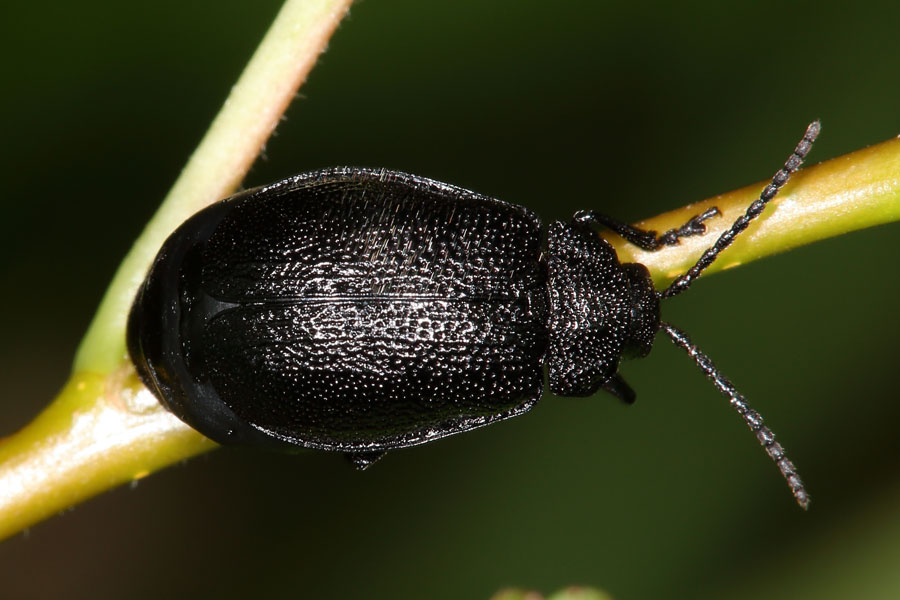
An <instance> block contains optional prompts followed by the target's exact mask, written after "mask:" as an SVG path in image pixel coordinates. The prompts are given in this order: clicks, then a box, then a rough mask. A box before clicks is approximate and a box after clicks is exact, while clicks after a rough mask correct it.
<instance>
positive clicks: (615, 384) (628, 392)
mask: <svg viewBox="0 0 900 600" xmlns="http://www.w3.org/2000/svg"><path fill="white" fill-rule="evenodd" d="M601 387H602V388H603V389H604V390H606V391H607V392H609V393H610V394H612V395H613V396H615V397H616V398H618V399H619V400H621V401H622V402H624V403H625V404H634V401H635V399H636V398H637V394H635V393H634V390H633V389H632V388H631V386H630V385H628V382H627V381H625V380H624V379H623V378H622V376H621V375H619V374H618V373H616V374H615V375H613V376H612V377H610V378H609V379H607V380H606V382H604V384H603V385H602V386H601Z"/></svg>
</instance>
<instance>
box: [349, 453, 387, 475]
mask: <svg viewBox="0 0 900 600" xmlns="http://www.w3.org/2000/svg"><path fill="white" fill-rule="evenodd" d="M385 454H387V452H386V451H385V450H378V451H376V452H347V453H346V454H345V455H344V456H346V457H347V460H349V461H350V462H351V463H353V466H354V467H356V468H357V469H359V470H360V471H365V470H366V469H368V468H369V467H371V466H372V465H374V464H375V463H376V462H377V461H378V459H380V458H381V457H382V456H384V455H385Z"/></svg>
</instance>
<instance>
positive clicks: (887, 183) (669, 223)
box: [0, 0, 900, 539]
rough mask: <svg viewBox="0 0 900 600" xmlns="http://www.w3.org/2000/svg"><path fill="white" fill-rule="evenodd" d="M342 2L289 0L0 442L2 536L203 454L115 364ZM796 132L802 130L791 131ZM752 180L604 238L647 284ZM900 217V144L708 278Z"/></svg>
mask: <svg viewBox="0 0 900 600" xmlns="http://www.w3.org/2000/svg"><path fill="white" fill-rule="evenodd" d="M349 3H350V0H289V1H288V2H287V3H286V4H285V6H284V8H283V9H282V11H281V13H280V14H279V16H278V18H277V20H276V21H275V23H274V24H273V26H272V28H271V29H270V31H269V33H268V34H267V36H266V38H265V40H264V41H263V43H262V45H261V46H260V48H259V50H258V51H257V53H256V55H254V57H253V59H252V60H251V62H250V64H249V65H248V67H247V69H246V71H245V72H244V74H243V75H242V76H241V79H240V81H239V82H238V84H237V85H236V86H235V88H234V89H233V91H232V95H231V96H230V97H229V99H228V101H227V102H226V103H225V106H224V108H223V109H222V112H221V113H220V115H219V116H218V117H217V118H216V120H215V121H214V123H213V125H212V127H211V129H210V131H209V133H208V134H207V136H206V137H205V138H204V140H203V142H202V143H201V144H200V147H199V148H198V149H197V151H196V152H195V154H194V155H193V156H192V157H191V160H190V162H189V163H188V165H187V166H186V168H185V170H184V172H183V173H182V175H181V177H180V178H179V179H178V181H177V182H176V184H175V186H174V188H173V189H172V192H171V193H170V194H169V196H168V198H167V199H166V201H165V202H164V204H163V206H162V207H161V209H160V211H159V213H158V214H157V216H156V217H154V219H153V220H152V221H151V223H150V224H149V225H148V227H147V229H146V230H145V231H144V233H143V234H142V235H141V237H140V239H139V240H138V241H137V243H136V244H135V246H134V248H133V249H132V251H131V252H130V253H129V255H128V256H127V257H126V259H125V261H124V262H123V263H122V266H121V267H120V269H119V271H118V273H117V274H116V276H115V278H114V280H113V282H112V284H111V286H110V288H109V291H108V292H107V294H106V296H105V298H104V300H103V303H102V304H101V306H100V308H99V310H98V312H97V315H96V317H95V319H94V321H93V323H92V324H91V327H90V329H89V330H88V333H87V335H86V336H85V339H84V342H83V343H82V345H81V348H80V349H79V351H78V355H77V357H76V361H75V368H74V372H73V375H72V377H71V378H70V380H69V383H67V384H66V386H65V387H64V388H63V390H62V392H61V393H60V395H59V396H58V397H57V398H56V399H55V400H54V401H53V402H52V403H51V405H50V406H49V407H48V408H47V409H45V410H44V412H42V413H41V414H40V415H39V416H38V417H37V418H36V419H35V420H34V421H33V422H32V423H31V424H29V425H28V426H27V427H25V428H24V429H23V430H21V431H20V432H18V433H16V434H15V435H13V436H10V437H8V438H6V439H4V440H3V441H2V443H0V539H2V538H3V537H6V536H9V535H12V534H13V533H15V532H17V531H20V530H22V529H23V528H25V527H28V526H29V525H31V524H33V523H36V522H38V521H40V520H41V519H43V518H46V517H47V516H49V515H52V514H54V513H56V512H59V511H60V510H63V509H65V508H66V507H69V506H72V505H74V504H76V503H78V502H80V501H82V500H84V499H86V498H89V497H91V496H93V495H94V494H97V493H99V492H101V491H103V490H106V489H109V488H112V487H114V486H117V485H119V484H121V483H123V482H127V481H131V480H135V479H137V478H140V477H143V476H145V475H147V474H149V473H152V472H153V471H156V470H158V469H161V468H163V467H165V466H166V465H169V464H172V463H173V462H177V461H179V460H182V459H184V458H187V457H190V456H193V455H195V454H197V453H199V452H202V451H205V450H207V449H210V448H212V447H214V444H213V443H212V442H211V441H209V440H207V439H206V438H204V437H203V436H201V435H200V434H198V433H196V432H195V431H193V430H192V429H190V428H188V427H187V426H186V425H184V424H182V423H181V422H180V421H179V420H178V419H176V418H174V417H173V416H172V415H171V414H169V413H168V412H166V411H165V410H164V409H162V407H161V406H160V404H159V403H158V402H156V400H155V399H154V398H153V397H152V396H151V395H150V393H149V392H148V391H147V390H146V389H144V388H143V387H142V386H141V385H140V383H139V382H138V380H137V378H136V377H135V374H134V370H133V368H132V367H131V365H130V363H129V361H128V358H127V356H126V354H125V334H124V329H125V320H126V316H127V312H128V308H129V305H130V303H131V300H132V297H133V296H134V293H135V290H136V289H137V286H138V285H139V284H140V282H141V280H142V279H143V277H144V273H145V271H146V269H147V267H148V265H149V264H150V262H151V261H152V259H153V257H154V256H155V254H156V251H157V249H158V248H159V246H160V245H161V244H162V242H163V240H164V239H165V237H166V236H167V235H168V234H169V232H170V231H172V230H173V229H174V228H175V227H176V226H177V225H178V224H179V223H180V222H181V221H182V220H184V219H185V218H186V217H187V216H189V215H190V214H192V213H193V212H195V211H196V210H197V209H198V208H200V207H202V206H205V205H207V204H209V203H210V202H214V201H215V200H217V199H219V198H221V197H224V196H226V195H227V194H228V193H229V192H230V191H231V190H232V189H233V188H234V187H236V186H237V185H238V183H239V182H240V181H241V179H242V178H243V176H244V173H245V172H246V170H247V169H248V168H249V166H250V164H251V163H252V161H253V159H254V158H255V156H256V154H257V153H258V151H259V149H260V148H261V147H262V145H263V144H264V142H265V140H266V138H267V136H268V135H269V134H270V133H271V131H272V129H273V128H274V126H275V124H276V123H277V122H278V120H279V118H280V115H281V112H282V111H283V110H284V109H285V108H286V106H287V105H288V103H289V102H290V100H291V98H293V96H294V93H295V92H296V89H297V87H298V86H299V85H300V83H301V82H302V81H303V80H304V79H305V77H306V74H307V72H308V71H309V69H310V68H311V66H312V65H313V63H314V62H315V59H316V57H317V56H318V54H319V53H320V52H321V50H322V48H323V47H324V45H325V43H326V41H327V39H328V36H329V35H330V34H331V32H332V31H333V30H334V28H335V27H336V25H337V23H338V22H339V21H340V18H341V17H342V16H343V14H344V13H345V12H346V10H347V8H348V6H349ZM798 133H799V132H798ZM762 186H763V184H762V183H760V184H758V185H755V186H750V187H747V188H744V189H741V190H738V191H735V192H731V193H729V194H725V195H722V196H717V197H715V198H711V199H709V200H705V201H703V202H699V203H696V204H693V205H690V206H687V207H684V208H681V209H678V210H675V211H672V212H670V213H666V214H664V215H660V216H658V217H655V218H653V219H649V220H646V221H643V222H641V223H640V225H641V226H643V227H645V228H649V229H656V230H658V231H666V230H668V229H671V228H672V227H674V226H677V225H680V224H682V223H683V222H685V221H686V220H687V218H689V217H691V216H693V215H695V214H698V213H700V212H703V210H704V209H705V208H707V207H709V206H718V207H719V209H720V210H721V211H722V213H723V216H722V218H719V219H715V220H714V221H712V222H709V221H708V222H707V226H708V227H709V229H710V230H711V231H710V233H709V234H707V235H705V236H698V237H693V238H685V239H684V240H683V242H682V243H681V244H680V245H679V246H675V247H672V248H667V249H665V250H662V251H659V252H656V253H646V252H642V251H640V250H638V249H636V248H635V247H634V246H632V245H629V244H625V243H624V242H623V241H622V240H621V239H617V238H615V236H612V235H610V236H609V238H610V241H611V242H612V243H613V245H614V246H615V248H616V251H617V252H618V253H619V257H620V259H621V260H622V261H638V262H642V263H644V264H645V265H647V267H648V268H649V269H650V271H651V273H652V274H653V277H654V280H655V281H656V283H657V285H662V284H664V283H665V282H667V281H669V280H671V279H672V278H674V276H676V275H677V274H679V273H681V272H683V271H684V270H685V269H686V268H687V267H689V266H690V265H691V264H693V262H694V261H695V260H696V258H697V257H698V256H699V254H700V252H702V250H703V249H704V248H706V246H708V244H709V239H710V237H711V236H712V235H717V234H718V233H719V232H721V231H722V230H723V229H724V228H726V227H727V226H729V225H730V224H731V223H732V222H733V221H734V219H735V218H736V217H737V215H738V214H740V213H741V212H743V210H744V209H745V208H746V207H747V205H749V204H750V202H752V201H753V200H754V199H755V197H756V195H757V194H758V193H759V191H760V190H761V188H762ZM897 220H900V140H896V139H894V140H890V141H887V142H884V143H882V144H879V145H876V146H873V147H871V148H866V149H864V150H860V151H858V152H854V153H852V154H848V155H846V156H843V157H840V158H836V159H834V160H831V161H828V162H826V163H823V164H820V165H817V166H814V167H811V168H809V169H806V170H804V171H800V172H798V173H797V174H796V175H795V176H794V178H793V179H792V181H791V182H790V183H789V184H788V186H786V187H785V189H784V190H783V191H782V192H781V194H780V195H779V197H778V198H777V199H776V200H775V201H774V202H773V203H772V205H771V206H770V207H769V208H768V209H767V210H766V212H765V213H764V214H763V216H762V217H761V218H760V219H759V220H758V221H756V222H754V223H753V224H752V225H751V226H750V227H749V228H748V230H747V232H745V233H744V234H742V236H741V237H739V238H738V241H737V242H736V243H735V244H734V245H733V246H732V247H731V248H729V249H728V250H727V251H725V252H724V253H723V254H722V257H721V258H720V259H719V260H718V261H717V262H716V263H715V265H714V266H713V267H712V268H710V269H709V270H708V271H707V273H709V272H715V271H716V270H720V269H724V268H729V267H733V266H737V265H739V264H743V263H746V262H750V261H752V260H755V259H757V258H760V257H762V256H767V255H769V254H772V253H775V252H779V251H783V250H786V249H789V248H793V247H795V246H798V245H801V244H806V243H810V242H813V241H816V240H820V239H824V238H828V237H832V236H834V235H838V234H840V233H845V232H848V231H853V230H856V229H861V228H863V227H869V226H873V225H877V224H880V223H887V222H891V221H897Z"/></svg>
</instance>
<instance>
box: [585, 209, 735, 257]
mask: <svg viewBox="0 0 900 600" xmlns="http://www.w3.org/2000/svg"><path fill="white" fill-rule="evenodd" d="M719 214H721V213H720V212H719V209H718V208H716V207H715V206H713V207H712V208H709V209H707V210H706V212H704V213H703V214H699V215H694V216H693V217H691V218H690V219H688V221H687V223H685V224H684V225H682V226H681V227H676V228H675V229H670V230H669V231H667V232H665V233H664V234H662V235H659V234H657V232H656V231H653V230H651V229H641V228H640V227H635V226H633V225H629V224H627V223H622V222H621V221H617V220H616V219H613V218H612V217H607V216H606V215H601V214H599V213H595V212H594V211H592V210H580V211H578V212H577V213H575V216H574V217H573V219H574V221H575V222H576V223H579V224H582V225H588V224H592V223H593V224H597V225H603V226H604V227H606V228H607V229H610V230H611V231H614V232H616V233H617V234H619V235H620V236H622V237H623V238H625V239H626V240H628V241H629V242H631V243H632V244H634V245H635V246H637V247H638V248H641V249H642V250H659V249H660V248H662V247H664V246H674V245H676V244H678V240H679V239H681V238H683V237H688V236H691V235H701V234H703V233H705V232H706V225H704V224H703V221H705V220H707V219H711V218H712V217H715V216H717V215H719Z"/></svg>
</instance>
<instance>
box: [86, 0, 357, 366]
mask: <svg viewBox="0 0 900 600" xmlns="http://www.w3.org/2000/svg"><path fill="white" fill-rule="evenodd" d="M350 4H351V0H287V2H285V4H284V6H283V7H282V9H281V11H280V12H279V13H278V16H277V17H276V18H275V21H274V22H273V23H272V26H271V27H270V28H269V31H268V32H267V33H266V36H265V38H263V41H262V43H260V45H259V47H258V48H257V50H256V52H255V53H254V55H253V57H252V58H251V59H250V62H249V63H248V64H247V67H246V68H245V69H244V72H243V73H242V74H241V77H240V79H238V81H237V83H236V84H235V86H234V87H233V88H232V89H231V93H230V94H229V96H228V99H227V100H226V101H225V104H224V105H223V106H222V109H221V111H219V114H218V116H216V118H215V120H214V121H213V123H212V125H211V126H210V128H209V130H208V131H207V133H206V135H205V136H204V138H203V140H202V141H201V142H200V145H199V146H198V147H197V150H195V151H194V154H193V155H192V156H191V158H190V160H189V161H188V163H187V165H185V168H184V170H183V171H182V172H181V175H180V176H179V177H178V180H177V181H176V182H175V185H174V186H173V187H172V189H171V191H170V192H169V195H168V196H166V199H165V200H164V201H163V203H162V205H161V206H160V208H159V210H158V211H157V213H156V215H155V216H154V217H153V219H152V220H151V221H150V223H148V224H147V227H146V228H145V229H144V232H143V233H142V234H141V236H140V237H139V238H138V240H137V241H136V242H135V244H134V246H133V247H132V249H131V251H130V252H129V253H128V255H127V256H126V257H125V260H123V261H122V264H121V266H120V267H119V270H118V272H117V273H116V275H115V277H114V278H113V281H112V283H111V284H110V286H109V289H108V290H107V292H106V295H105V296H104V298H103V301H102V302H101V304H100V308H99V309H98V310H97V314H96V316H95V317H94V320H93V322H92V323H91V325H90V327H89V328H88V331H87V334H85V336H84V340H83V341H82V343H81V346H80V347H79V349H78V353H77V354H76V356H75V368H74V370H75V371H76V372H78V371H94V372H98V373H110V372H112V371H114V370H115V369H117V368H118V367H119V365H120V364H121V362H122V359H123V357H124V356H125V335H124V331H125V319H126V318H127V315H128V308H129V307H130V306H131V301H132V300H133V299H134V295H135V293H136V292H137V288H138V286H139V285H140V284H141V282H142V281H143V280H144V275H145V274H146V273H147V269H148V268H149V266H150V263H151V262H152V261H153V258H154V257H155V256H156V252H157V251H158V250H159V247H160V246H162V243H163V241H165V239H166V237H168V235H169V234H170V233H171V232H172V231H174V230H175V228H176V227H178V225H180V224H181V223H182V221H184V220H185V219H187V218H188V217H189V216H191V215H192V214H194V213H195V212H197V211H198V210H200V209H201V208H203V207H204V206H207V205H209V204H212V203H213V202H215V201H217V200H221V199H222V198H225V197H226V196H228V195H230V194H231V192H232V191H234V189H235V188H236V187H237V186H238V185H240V183H241V181H242V180H243V179H244V175H245V174H246V173H247V171H248V170H249V169H250V165H252V164H253V161H254V160H255V159H256V157H257V155H258V154H259V152H260V150H262V148H263V146H264V145H265V143H266V140H267V139H268V138H269V136H270V135H271V133H272V131H273V130H274V129H275V126H276V125H277V124H278V122H279V121H280V120H281V117H282V115H283V114H284V111H285V110H286V109H287V107H288V105H289V104H290V103H291V100H293V99H294V97H295V96H296V94H297V90H298V89H299V87H300V85H301V84H302V83H303V82H304V81H305V80H306V76H307V74H308V73H309V71H310V69H312V67H313V65H314V64H315V62H316V59H317V58H318V56H319V54H320V53H321V52H322V51H323V50H324V49H325V46H326V45H327V43H328V39H329V38H330V37H331V34H332V33H333V32H334V30H335V28H336V27H337V25H338V23H340V21H341V18H343V16H344V15H345V14H346V12H347V10H348V9H349V7H350Z"/></svg>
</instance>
